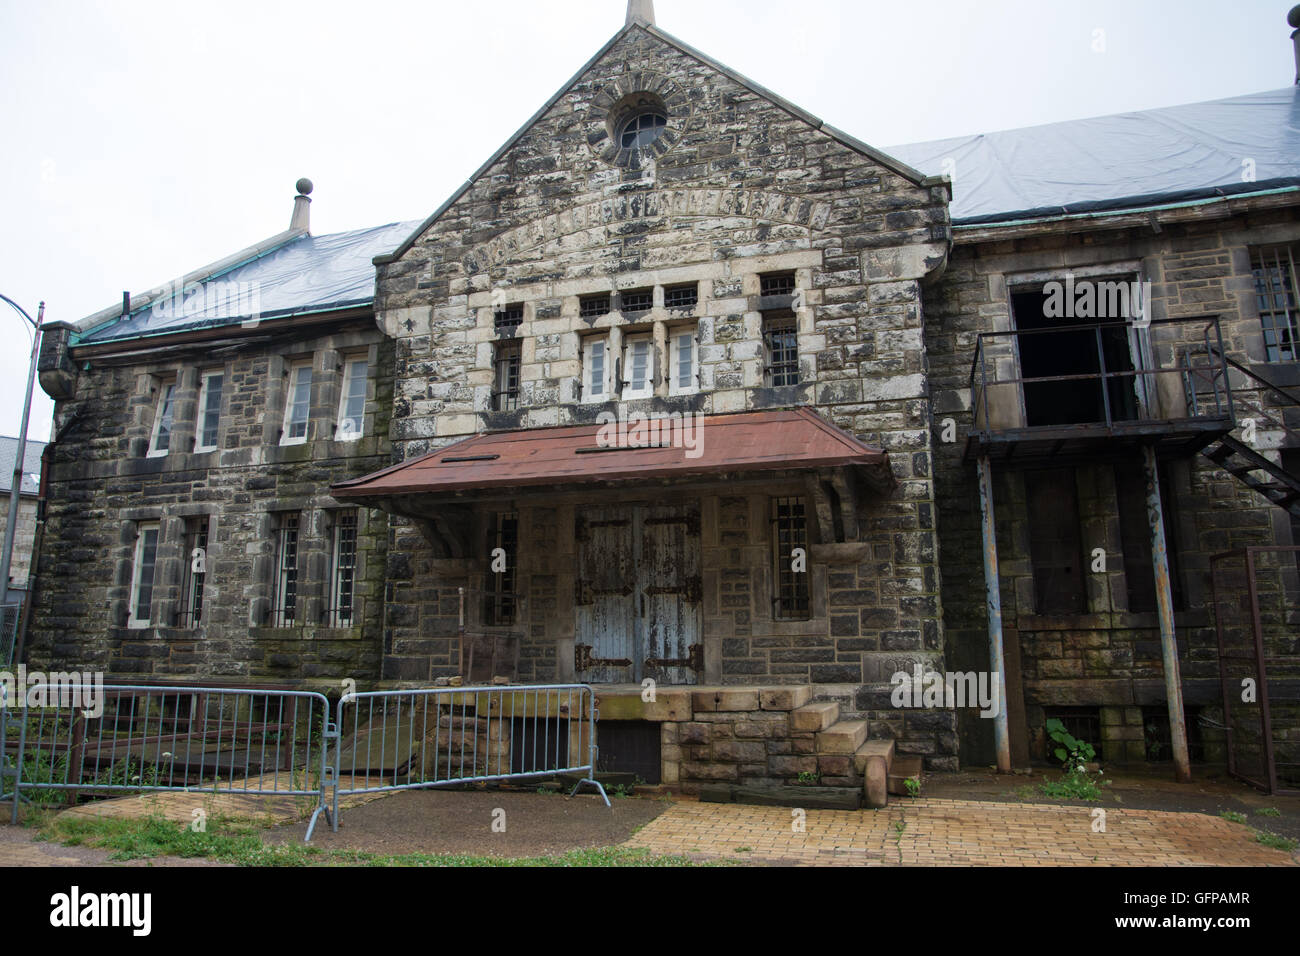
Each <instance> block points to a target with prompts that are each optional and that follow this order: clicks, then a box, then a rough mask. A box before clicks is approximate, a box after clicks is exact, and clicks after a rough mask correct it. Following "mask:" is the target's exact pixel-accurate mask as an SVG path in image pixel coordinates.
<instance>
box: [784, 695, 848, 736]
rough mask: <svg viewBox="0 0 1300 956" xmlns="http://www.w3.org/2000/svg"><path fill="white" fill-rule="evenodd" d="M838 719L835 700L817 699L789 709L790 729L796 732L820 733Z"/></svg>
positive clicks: (838, 713) (837, 706) (838, 711)
mask: <svg viewBox="0 0 1300 956" xmlns="http://www.w3.org/2000/svg"><path fill="white" fill-rule="evenodd" d="M839 719H840V705H839V703H838V702H837V701H833V700H819V701H816V702H814V703H811V704H804V705H803V706H802V707H800V708H799V709H798V710H792V711H790V730H791V732H792V733H797V734H820V733H821V732H822V731H823V730H825V729H826V728H827V727H829V726H830V725H831V724H833V723H835V721H837V720H839Z"/></svg>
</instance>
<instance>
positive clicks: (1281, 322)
mask: <svg viewBox="0 0 1300 956" xmlns="http://www.w3.org/2000/svg"><path fill="white" fill-rule="evenodd" d="M1295 260H1296V255H1295V247H1294V246H1273V247H1271V248H1266V249H1256V250H1255V251H1254V252H1253V253H1252V255H1251V272H1252V273H1253V274H1254V276H1255V302H1256V304H1257V305H1258V306H1259V322H1260V325H1261V326H1262V327H1263V332H1264V351H1265V354H1266V356H1267V358H1268V361H1270V362H1295V361H1300V309H1297V307H1296V286H1297V279H1296V268H1295Z"/></svg>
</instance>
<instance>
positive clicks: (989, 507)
mask: <svg viewBox="0 0 1300 956" xmlns="http://www.w3.org/2000/svg"><path fill="white" fill-rule="evenodd" d="M979 491H980V518H981V528H982V531H983V536H984V593H985V605H986V607H987V609H988V619H989V669H990V670H991V671H992V672H993V673H992V675H991V676H992V678H993V680H994V681H996V682H997V688H998V710H997V713H996V714H994V716H993V742H994V746H995V748H996V749H997V758H998V773H1011V737H1010V734H1009V733H1008V731H1007V668H1006V657H1005V654H1004V653H1003V649H1002V591H1001V584H1000V581H999V576H998V539H997V523H996V520H995V516H994V514H993V466H992V465H991V464H990V462H989V459H988V456H987V455H980V458H979Z"/></svg>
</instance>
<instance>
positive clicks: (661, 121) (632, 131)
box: [618, 109, 668, 149]
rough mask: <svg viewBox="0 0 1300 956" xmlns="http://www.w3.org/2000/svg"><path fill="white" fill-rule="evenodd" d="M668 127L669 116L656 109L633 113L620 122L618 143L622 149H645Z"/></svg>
mask: <svg viewBox="0 0 1300 956" xmlns="http://www.w3.org/2000/svg"><path fill="white" fill-rule="evenodd" d="M667 128H668V117H667V116H666V115H664V114H663V113H662V112H660V111H659V110H656V109H649V110H646V111H644V112H642V113H633V114H632V115H631V116H629V117H628V118H627V119H625V120H623V122H622V123H621V124H619V129H618V145H619V147H620V148H621V149H644V148H645V147H647V146H649V145H650V144H651V143H653V142H654V141H655V140H657V139H658V138H659V137H660V136H662V135H663V132H664V130H665V129H667Z"/></svg>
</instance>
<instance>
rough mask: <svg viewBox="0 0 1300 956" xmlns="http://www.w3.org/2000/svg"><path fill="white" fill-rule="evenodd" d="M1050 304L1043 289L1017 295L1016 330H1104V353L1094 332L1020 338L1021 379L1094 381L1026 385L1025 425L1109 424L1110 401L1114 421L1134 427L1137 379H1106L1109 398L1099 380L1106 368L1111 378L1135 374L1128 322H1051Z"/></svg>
mask: <svg viewBox="0 0 1300 956" xmlns="http://www.w3.org/2000/svg"><path fill="white" fill-rule="evenodd" d="M1098 281H1101V280H1098ZM1106 281H1119V280H1106ZM1047 300H1048V296H1047V293H1046V292H1044V291H1043V290H1041V289H1039V290H1035V291H1032V292H1017V293H1015V294H1013V295H1012V296H1011V308H1012V311H1013V312H1014V314H1015V321H1016V329H1017V330H1018V331H1022V332H1023V331H1029V330H1033V329H1051V328H1053V327H1058V328H1059V327H1065V326H1074V325H1085V324H1086V325H1093V324H1102V328H1101V331H1100V347H1099V344H1098V332H1097V331H1095V330H1093V329H1080V330H1077V331H1071V332H1036V333H1034V334H1030V335H1018V336H1016V340H1017V345H1018V348H1019V351H1020V377H1021V378H1024V379H1036V378H1056V377H1060V376H1091V377H1084V378H1073V379H1068V380H1066V381H1059V382H1028V381H1027V382H1025V383H1024V396H1025V415H1026V424H1027V425H1028V426H1029V427H1031V428H1032V427H1036V426H1042V425H1080V424H1096V423H1104V422H1105V421H1106V402H1107V398H1109V402H1110V420H1111V421H1131V420H1133V419H1135V418H1137V417H1138V402H1137V392H1136V390H1135V387H1134V381H1135V377H1134V376H1127V377H1124V378H1112V379H1107V383H1106V385H1105V391H1104V393H1103V386H1102V379H1101V377H1100V376H1101V372H1102V364H1103V362H1104V363H1105V370H1106V372H1107V374H1110V373H1113V372H1132V371H1134V365H1133V354H1132V350H1131V349H1130V346H1129V325H1128V324H1127V322H1126V321H1125V319H1124V317H1123V316H1116V317H1112V318H1106V319H1092V318H1087V319H1073V318H1058V317H1052V316H1049V315H1047V314H1046V312H1047V308H1046V304H1047Z"/></svg>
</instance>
